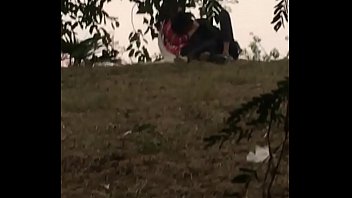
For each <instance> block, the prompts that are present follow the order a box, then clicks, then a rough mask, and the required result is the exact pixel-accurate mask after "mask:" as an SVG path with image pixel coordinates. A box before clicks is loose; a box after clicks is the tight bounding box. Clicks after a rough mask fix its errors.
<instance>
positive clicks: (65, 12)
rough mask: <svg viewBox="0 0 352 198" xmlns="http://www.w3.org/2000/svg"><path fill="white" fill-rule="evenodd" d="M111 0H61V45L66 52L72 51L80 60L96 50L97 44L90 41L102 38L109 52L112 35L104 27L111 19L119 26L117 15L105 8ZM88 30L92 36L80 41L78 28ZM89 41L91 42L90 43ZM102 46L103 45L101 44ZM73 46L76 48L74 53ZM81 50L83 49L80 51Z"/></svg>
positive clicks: (102, 42) (111, 21)
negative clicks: (77, 33) (77, 34)
mask: <svg viewBox="0 0 352 198" xmlns="http://www.w3.org/2000/svg"><path fill="white" fill-rule="evenodd" d="M110 1H111V0H61V43H62V44H63V45H62V46H61V48H62V51H63V52H64V53H70V55H71V56H72V57H77V58H78V59H79V60H80V59H81V58H85V57H87V56H89V55H91V53H88V52H90V51H92V50H93V51H94V49H95V47H96V45H95V44H94V45H93V44H91V43H90V41H91V40H92V39H93V40H96V39H97V38H99V39H100V41H101V45H102V46H105V48H106V50H107V51H109V53H111V52H113V51H114V49H111V47H110V43H111V35H110V34H109V33H108V32H107V31H106V30H105V28H104V27H103V26H104V25H106V24H107V22H108V21H109V22H110V24H111V27H112V28H113V29H115V28H116V27H118V26H119V22H118V20H117V18H116V17H111V16H110V15H109V14H108V13H107V12H106V11H105V10H104V5H106V3H108V2H110ZM78 27H79V28H81V29H82V30H88V31H89V33H90V34H91V35H93V36H92V38H89V39H86V40H85V41H82V42H83V43H82V42H78V41H77V38H76V31H77V28H78ZM88 43H89V44H88ZM100 47H101V46H100ZM72 48H75V50H74V52H75V53H74V54H72V50H73V49H72ZM89 48H90V49H89ZM80 50H81V51H80Z"/></svg>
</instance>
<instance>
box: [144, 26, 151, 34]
mask: <svg viewBox="0 0 352 198" xmlns="http://www.w3.org/2000/svg"><path fill="white" fill-rule="evenodd" d="M149 30H150V27H148V28H147V30H146V31H145V32H144V35H146V34H147V33H148V32H149Z"/></svg>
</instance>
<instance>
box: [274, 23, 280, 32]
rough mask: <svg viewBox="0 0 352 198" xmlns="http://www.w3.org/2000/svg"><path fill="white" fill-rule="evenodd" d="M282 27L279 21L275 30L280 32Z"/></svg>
mask: <svg viewBox="0 0 352 198" xmlns="http://www.w3.org/2000/svg"><path fill="white" fill-rule="evenodd" d="M280 27H281V21H279V22H278V23H277V24H276V25H275V26H274V30H275V31H278V30H279V29H280Z"/></svg>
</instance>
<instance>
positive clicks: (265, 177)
mask: <svg viewBox="0 0 352 198" xmlns="http://www.w3.org/2000/svg"><path fill="white" fill-rule="evenodd" d="M273 114H274V111H271V113H270V121H269V125H268V131H267V136H266V140H267V143H268V148H269V162H268V167H267V169H266V173H265V176H264V181H263V193H262V196H263V198H265V197H266V189H265V182H266V180H267V178H268V175H269V172H270V168H271V164H272V160H273V154H272V150H271V143H270V132H271V125H272V123H273Z"/></svg>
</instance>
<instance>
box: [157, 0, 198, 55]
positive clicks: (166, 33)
mask: <svg viewBox="0 0 352 198" xmlns="http://www.w3.org/2000/svg"><path fill="white" fill-rule="evenodd" d="M164 5H167V6H164ZM175 7H177V9H175ZM179 12H184V8H183V7H181V6H180V5H179V4H178V2H177V1H176V0H173V1H170V2H169V3H168V4H163V5H162V7H161V9H160V12H159V15H158V17H157V23H156V28H157V30H158V32H159V35H158V39H159V48H160V50H161V51H166V52H164V54H165V55H167V56H169V54H172V55H174V56H175V57H176V59H180V58H181V59H182V57H181V55H180V53H181V49H182V48H183V47H185V46H186V45H187V44H188V42H189V38H190V37H191V36H192V35H193V33H194V32H195V31H196V29H197V25H198V24H197V23H194V24H193V26H192V27H191V28H190V29H189V31H188V32H187V33H184V34H182V35H177V34H176V33H175V32H174V31H173V29H172V19H173V18H174V17H175V16H176V15H177V14H178V13H179ZM187 15H188V14H187ZM190 17H191V16H190Z"/></svg>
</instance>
